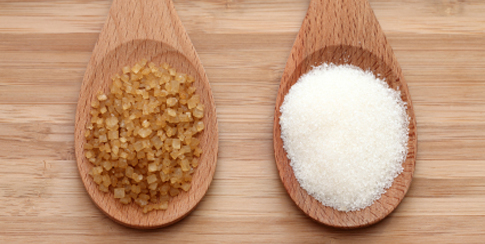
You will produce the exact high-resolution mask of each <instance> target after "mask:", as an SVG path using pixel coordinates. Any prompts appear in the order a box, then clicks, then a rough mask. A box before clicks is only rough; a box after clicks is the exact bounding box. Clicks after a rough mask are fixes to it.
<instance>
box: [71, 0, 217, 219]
mask: <svg viewBox="0 0 485 244" xmlns="http://www.w3.org/2000/svg"><path fill="white" fill-rule="evenodd" d="M162 30H163V31H162ZM143 58H145V59H148V60H150V61H151V62H154V63H156V64H159V65H161V64H162V63H164V62H167V63H169V64H170V66H172V67H174V68H176V69H177V70H178V71H179V72H183V73H186V74H189V75H192V76H194V77H195V80H196V81H195V82H194V86H195V87H196V88H197V90H196V93H198V94H199V95H200V100H201V102H202V103H203V104H204V106H205V108H206V109H205V114H204V115H205V116H204V118H203V122H204V125H205V127H206V128H205V131H204V132H203V133H202V135H201V136H200V137H199V139H200V141H201V144H200V146H201V148H202V150H203V151H204V153H203V154H202V156H201V157H200V159H199V160H200V166H199V167H197V170H196V171H195V173H194V175H193V180H192V187H191V189H190V190H189V191H188V192H187V193H185V192H182V193H181V194H180V195H179V196H177V197H175V198H173V199H172V200H171V201H170V204H169V206H168V209H167V210H166V211H152V212H150V213H148V214H143V212H141V211H140V208H139V207H138V206H137V205H135V203H132V204H129V205H123V204H121V203H120V202H119V201H118V200H117V199H114V198H113V194H112V193H109V194H104V192H102V191H100V190H98V186H97V184H96V183H95V182H94V180H93V178H92V177H91V176H90V175H89V172H90V170H91V168H92V167H93V166H92V164H91V163H90V162H89V161H88V160H87V159H86V157H85V156H84V153H85V152H84V143H85V142H86V139H85V137H84V133H85V132H86V125H87V121H90V119H91V116H90V115H89V111H90V109H91V101H92V100H93V99H97V98H96V94H97V92H98V91H100V90H103V92H104V93H108V91H109V86H110V85H111V83H112V80H111V77H112V76H113V75H114V74H118V73H121V69H122V68H123V67H124V66H126V65H130V67H132V66H133V65H135V63H137V62H139V61H140V60H141V59H143ZM217 131H218V128H217V118H216V108H215V104H214V98H213V96H212V93H211V89H210V84H209V80H208V78H207V75H206V73H205V71H204V68H203V67H202V64H201V63H200V59H199V57H198V55H197V53H196V51H195V49H194V46H193V45H192V43H191V42H190V39H189V37H188V36H187V33H186V31H185V29H184V27H183V25H182V23H181V22H180V19H179V17H178V15H177V13H176V11H175V9H174V6H173V3H172V1H171V0H160V1H152V0H137V1H131V0H116V1H114V2H113V4H112V5H111V8H110V12H109V15H108V18H107V21H106V23H105V25H104V28H103V30H102V31H101V33H100V35H99V39H98V41H97V43H96V46H95V48H94V50H93V54H92V56H91V59H90V61H89V64H88V67H87V69H86V72H85V74H84V78H83V82H82V85H81V92H80V96H79V101H78V105H77V110H76V122H75V153H76V161H77V164H78V168H79V172H80V176H81V179H82V181H83V183H84V186H85V187H86V190H87V192H88V193H89V196H90V197H91V198H92V199H93V201H94V203H95V204H96V205H97V206H98V207H99V208H100V209H101V210H102V211H103V212H104V213H106V214H107V215H108V216H109V217H110V218H112V219H113V220H114V221H116V222H119V223H121V224H124V225H126V226H129V227H133V228H140V229H145V228H150V229H151V228H158V227H162V226H167V225H170V224H173V223H175V222H177V221H179V220H180V219H182V218H183V217H185V216H186V215H187V214H189V213H190V212H191V211H192V210H194V208H195V206H196V205H197V204H198V203H199V202H200V200H201V199H202V197H203V196H204V195H205V193H206V192H207V190H208V189H209V185H210V183H211V181H212V178H213V176H214V173H215V170H216V163H217V150H218V132H217Z"/></svg>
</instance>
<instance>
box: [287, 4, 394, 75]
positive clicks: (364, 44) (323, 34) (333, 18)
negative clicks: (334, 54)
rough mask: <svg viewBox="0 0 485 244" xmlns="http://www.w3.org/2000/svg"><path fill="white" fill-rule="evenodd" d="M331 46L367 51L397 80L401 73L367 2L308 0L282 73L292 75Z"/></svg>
mask: <svg viewBox="0 0 485 244" xmlns="http://www.w3.org/2000/svg"><path fill="white" fill-rule="evenodd" d="M334 46H353V47H356V48H361V49H363V50H367V51H369V52H370V53H372V54H374V55H376V56H377V57H378V58H379V59H380V60H382V61H383V62H384V63H386V64H387V65H388V66H389V67H393V69H394V70H393V71H394V72H396V74H398V76H399V77H400V76H401V74H402V71H401V69H400V66H399V65H398V63H397V59H396V57H395V56H394V52H393V51H392V48H391V46H390V45H389V43H388V42H387V39H386V36H385V34H384V32H383V31H382V29H381V27H380V25H379V22H378V21H377V18H376V16H375V15H374V11H372V8H371V6H370V4H369V2H368V1H367V0H312V1H311V2H310V5H309V7H308V11H307V14H306V16H305V19H304V20H303V23H302V26H301V28H300V31H299V33H298V35H297V37H296V40H295V43H294V44H293V48H292V50H291V54H290V57H289V59H288V62H287V65H286V69H285V73H284V74H292V73H293V70H295V69H296V68H297V66H298V65H299V64H300V62H301V61H302V60H305V59H306V58H307V57H308V56H309V55H312V54H314V53H315V52H318V51H321V50H323V49H325V48H326V47H334ZM343 58H345V57H343ZM284 78H289V77H284Z"/></svg>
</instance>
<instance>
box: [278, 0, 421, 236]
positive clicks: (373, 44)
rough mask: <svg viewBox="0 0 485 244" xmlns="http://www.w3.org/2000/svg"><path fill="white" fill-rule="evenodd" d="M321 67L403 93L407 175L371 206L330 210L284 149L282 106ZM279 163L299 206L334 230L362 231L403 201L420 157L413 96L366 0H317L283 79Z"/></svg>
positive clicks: (279, 100)
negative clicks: (301, 179) (354, 72)
mask: <svg viewBox="0 0 485 244" xmlns="http://www.w3.org/2000/svg"><path fill="white" fill-rule="evenodd" d="M322 63H333V64H336V65H341V64H351V65H354V66H357V67H360V68H362V69H363V70H370V71H372V72H373V73H374V75H376V76H377V77H379V78H381V79H382V78H385V81H386V82H387V84H388V85H389V87H391V88H392V89H395V90H399V91H400V92H401V98H402V100H403V101H404V102H405V103H407V111H406V112H407V115H408V116H409V118H410V124H409V127H408V129H409V141H408V145H407V146H408V154H407V157H406V160H405V161H404V162H403V168H404V171H403V172H402V173H401V174H400V175H399V176H398V177H396V178H395V179H394V182H393V184H392V186H391V187H390V188H389V189H387V191H386V193H385V194H383V195H382V196H381V198H380V199H379V200H377V201H375V202H374V203H373V204H372V205H371V206H369V207H367V208H364V209H362V210H359V211H353V212H341V211H338V210H336V209H334V208H331V207H327V206H324V205H322V204H321V203H320V202H318V201H317V200H316V199H315V198H313V197H312V196H310V195H309V194H308V193H307V192H306V191H305V190H304V189H302V188H301V187H300V184H299V183H298V181H297V179H296V177H295V175H294V172H293V169H292V167H291V166H290V160H289V159H288V157H287V154H286V151H285V150H284V149H283V140H282V139H281V127H280V124H279V123H280V120H279V118H280V116H281V112H280V107H281V105H282V103H283V101H284V97H285V96H286V94H287V93H288V92H289V90H290V88H291V86H292V85H293V84H295V83H296V82H297V81H298V79H299V78H300V77H301V76H302V75H303V74H305V73H307V72H308V71H310V70H311V69H312V68H313V67H316V66H319V65H321V64H322ZM273 132H274V133H273V136H274V138H273V140H274V151H275V161H276V165H277V168H278V172H279V175H280V178H281V180H282V182H283V185H284V187H285V189H286V191H287V192H288V194H289V195H290V197H291V199H292V200H293V201H294V202H295V204H296V205H297V206H298V207H299V208H300V209H301V210H302V211H303V212H304V213H305V214H306V215H308V216H309V217H311V218H312V219H314V220H315V221H317V222H320V223H323V224H325V225H328V226H332V227H336V228H346V229H349V228H358V227H364V226H368V225H372V224H374V223H377V222H379V221H380V220H382V219H384V218H385V217H386V216H387V215H389V214H390V213H391V212H392V211H393V210H394V209H395V208H396V207H397V206H398V205H399V203H400V202H401V201H402V199H403V198H404V196H405V194H406V192H407V190H408V189H409V186H410V185H411V180H412V176H413V172H414V167H415V160H416V153H417V135H416V120H415V116H414V110H413V106H412V101H411V96H410V94H409V90H408V87H407V84H406V82H405V80H404V77H403V75H402V71H401V68H400V67H399V64H398V63H397V60H396V58H395V56H394V54H393V52H392V49H391V47H390V46H389V44H388V43H387V40H386V38H385V36H384V34H383V32H382V30H381V28H380V26H379V23H378V22H377V19H376V18H375V16H374V13H373V12H372V9H371V8H370V6H369V3H368V2H367V1H366V0H313V1H312V2H311V3H310V7H309V9H308V13H307V15H306V17H305V20H304V21H303V24H302V27H301V29H300V32H299V34H298V36H297V38H296V41H295V44H294V46H293V48H292V51H291V54H290V57H289V59H288V62H287V64H286V68H285V71H284V74H283V77H282V79H281V83H280V88H279V91H278V95H277V99H276V107H275V116H274V127H273Z"/></svg>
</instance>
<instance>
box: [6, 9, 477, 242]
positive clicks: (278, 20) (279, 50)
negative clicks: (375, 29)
mask: <svg viewBox="0 0 485 244" xmlns="http://www.w3.org/2000/svg"><path fill="white" fill-rule="evenodd" d="M369 2H370V5H371V7H372V9H373V10H374V13H375V15H376V17H377V19H378V20H379V23H380V25H381V27H382V30H383V32H384V33H385V34H386V36H387V40H388V42H389V44H390V45H391V46H392V48H393V50H394V53H395V55H396V58H397V60H398V61H399V64H400V65H401V68H402V70H403V74H404V77H405V78H406V82H407V83H408V86H409V90H410V94H411V96H412V99H413V107H414V109H415V110H414V111H415V114H416V121H417V122H418V123H417V125H418V127H417V128H418V134H419V139H418V144H419V152H418V154H417V158H416V168H415V171H414V175H413V182H412V184H411V187H410V188H409V191H408V193H407V194H406V197H405V198H404V200H403V201H402V203H401V204H400V205H399V206H398V207H397V208H396V210H395V211H394V212H392V213H391V214H390V215H389V216H388V217H387V218H385V219H384V220H382V221H381V222H379V223H377V224H375V225H373V226H370V227H367V228H363V229H355V230H339V229H334V228H330V227H326V226H324V225H322V224H318V223H316V222H314V221H312V219H311V218H308V217H307V216H306V215H305V214H304V213H303V212H302V211H301V210H300V209H299V208H298V207H297V206H296V205H295V204H294V202H293V201H292V200H291V198H290V197H289V196H288V194H287V193H286V191H285V188H284V187H283V184H282V183H281V180H280V178H279V176H278V171H277V168H276V165H275V161H274V152H273V115H274V109H275V101H276V94H277V92H278V87H279V84H280V81H281V77H282V74H283V71H284V68H285V63H286V61H287V59H288V56H289V53H290V51H291V48H292V45H293V43H294V41H295V37H296V36H297V34H298V30H299V28H300V26H301V24H302V21H303V19H304V17H305V14H306V11H307V9H308V5H309V3H310V1H309V0H306V1H300V0H238V1H226V0H196V1H195V0H174V6H175V9H176V10H177V13H178V15H179V17H180V19H181V21H182V23H183V25H184V27H185V28H186V30H187V33H188V35H189V36H190V39H191V40H192V42H193V44H194V47H195V48H196V50H197V53H198V54H199V56H200V60H201V63H202V64H203V66H204V68H205V70H206V72H207V76H208V77H209V81H210V85H211V89H212V93H213V95H214V99H215V103H216V105H217V118H218V122H219V123H218V127H219V139H220V140H219V157H218V161H217V169H216V172H215V175H214V180H213V181H212V183H211V186H210V188H209V190H208V192H207V194H206V196H205V197H204V198H203V199H202V201H201V202H200V204H199V205H198V206H197V207H196V209H195V211H193V212H192V213H191V214H190V215H189V216H187V217H186V218H184V219H183V220H182V221H180V222H178V223H176V224H174V225H171V226H169V227H166V228H163V229H158V230H154V231H141V230H134V229H130V228H125V227H123V226H120V225H119V224H117V223H114V222H113V221H111V220H110V219H109V218H107V217H106V216H105V215H104V214H103V213H102V212H101V211H99V210H98V209H97V207H96V206H95V205H94V204H93V203H92V201H91V199H90V198H89V196H88V194H86V190H85V189H84V186H83V184H82V181H81V179H80V176H79V173H78V170H77V165H76V161H75V154H74V122H75V112H76V105H77V101H78V98H79V92H80V89H81V83H82V79H83V75H84V73H85V71H86V67H87V64H88V62H89V59H90V57H91V54H92V51H93V48H94V45H95V43H96V40H97V39H98V35H99V33H100V31H101V29H102V27H103V25H104V23H105V21H106V16H107V15H108V12H109V8H110V6H111V1H110V0H86V1H84V0H73V1H64V0H43V1H38V0H28V1H18V0H3V1H0V123H1V125H0V165H1V167H0V199H1V203H0V242H2V243H107V242H108V243H133V242H147V241H148V242H162V241H163V242H168V243H172V242H185V243H261V242H267V243H483V235H484V234H485V210H484V209H485V208H484V203H485V154H484V152H483V148H484V147H485V113H484V111H485V98H484V96H483V94H484V92H485V26H484V24H483V23H484V22H485V16H484V15H483V13H484V12H485V2H483V1H481V0H467V1H454V0H423V1H415V0H370V1H369Z"/></svg>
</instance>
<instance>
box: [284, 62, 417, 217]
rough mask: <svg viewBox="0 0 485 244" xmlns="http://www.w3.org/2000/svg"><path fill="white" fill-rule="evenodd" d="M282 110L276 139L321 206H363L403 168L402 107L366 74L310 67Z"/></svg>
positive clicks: (347, 68)
mask: <svg viewBox="0 0 485 244" xmlns="http://www.w3.org/2000/svg"><path fill="white" fill-rule="evenodd" d="M281 113H282V115H281V117H280V125H281V137H282V139H283V142H284V149H285V150H286V152H287V154H288V158H289V159H290V160H291V167H292V168H293V171H294V173H295V176H296V178H297V179H298V182H299V183H300V186H301V187H302V188H303V189H305V190H306V191H307V192H308V194H310V195H312V196H313V197H314V198H315V199H317V200H318V201H320V202H321V203H322V204H323V205H325V206H330V207H333V208H335V209H337V210H339V211H356V210H360V209H363V208H365V207H368V206H370V205H372V203H373V202H374V201H375V200H378V199H379V198H380V197H381V195H382V194H383V193H385V192H386V189H388V188H389V187H390V186H391V185H392V183H393V181H394V178H396V177H397V176H398V175H399V174H400V173H401V172H402V171H403V167H402V163H403V162H404V160H405V158H406V154H407V142H408V138H409V135H408V134H409V133H408V125H409V118H408V116H407V114H406V104H405V103H404V102H403V101H402V99H401V97H400V92H399V91H395V90H393V89H391V88H389V86H388V85H387V83H386V82H385V81H383V80H381V79H378V78H376V77H375V76H374V75H373V74H372V72H370V71H363V70H362V69H360V68H358V67H355V66H351V65H339V66H336V65H333V64H330V65H328V64H323V65H321V66H318V67H315V68H314V69H313V70H311V71H310V72H309V73H307V74H305V75H303V76H302V77H300V79H299V80H298V82H297V83H296V84H294V85H293V86H292V87H291V89H290V91H289V93H288V94H287V95H286V97H285V100H284V102H283V104H282V106H281Z"/></svg>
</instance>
